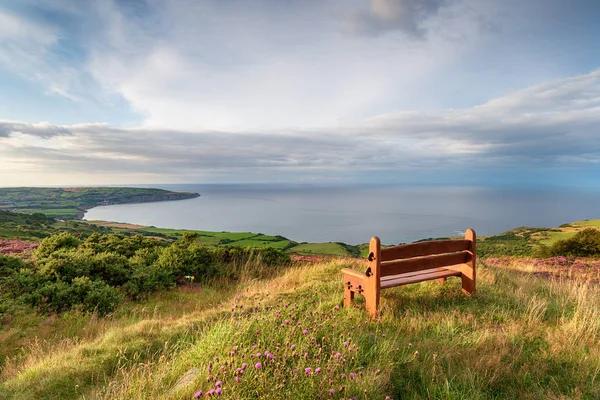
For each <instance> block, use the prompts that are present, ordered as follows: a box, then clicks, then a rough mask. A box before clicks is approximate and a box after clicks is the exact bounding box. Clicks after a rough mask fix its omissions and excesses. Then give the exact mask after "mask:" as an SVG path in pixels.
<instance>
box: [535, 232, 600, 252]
mask: <svg viewBox="0 0 600 400" xmlns="http://www.w3.org/2000/svg"><path fill="white" fill-rule="evenodd" d="M537 255H538V256H539V257H555V256H566V257H600V230H598V229H595V228H585V229H584V230H582V231H579V232H577V233H576V234H575V236H573V237H572V238H569V239H564V240H558V241H556V242H555V243H553V244H552V245H551V246H540V248H539V250H538V252H537Z"/></svg>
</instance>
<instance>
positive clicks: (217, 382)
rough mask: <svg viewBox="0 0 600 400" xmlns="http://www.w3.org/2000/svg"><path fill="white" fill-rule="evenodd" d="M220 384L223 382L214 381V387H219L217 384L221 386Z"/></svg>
mask: <svg viewBox="0 0 600 400" xmlns="http://www.w3.org/2000/svg"><path fill="white" fill-rule="evenodd" d="M222 384H223V382H221V381H217V383H215V386H216V387H219V386H221V385H222Z"/></svg>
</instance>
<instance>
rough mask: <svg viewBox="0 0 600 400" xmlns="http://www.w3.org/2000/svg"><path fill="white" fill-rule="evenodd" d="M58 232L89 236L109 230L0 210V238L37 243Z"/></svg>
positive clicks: (38, 214)
mask: <svg viewBox="0 0 600 400" xmlns="http://www.w3.org/2000/svg"><path fill="white" fill-rule="evenodd" d="M60 232H69V233H72V234H74V235H90V234H92V233H109V232H111V229H109V228H106V227H103V226H97V225H90V224H87V223H85V222H79V221H59V220H57V219H55V218H53V217H50V216H47V215H45V214H42V213H34V214H23V213H14V212H10V211H2V210H0V238H6V239H21V240H33V241H37V240H40V239H43V238H45V237H49V236H52V235H53V234H55V233H60Z"/></svg>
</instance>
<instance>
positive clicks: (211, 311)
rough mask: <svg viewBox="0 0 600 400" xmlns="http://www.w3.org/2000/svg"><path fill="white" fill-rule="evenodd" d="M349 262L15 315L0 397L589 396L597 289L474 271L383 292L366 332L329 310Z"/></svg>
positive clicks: (599, 315) (598, 350) (340, 311)
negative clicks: (106, 306) (86, 308)
mask: <svg viewBox="0 0 600 400" xmlns="http://www.w3.org/2000/svg"><path fill="white" fill-rule="evenodd" d="M357 262H358V261H357ZM349 264H354V265H350V266H353V267H354V268H357V269H361V268H362V267H361V265H356V263H352V262H348V261H345V262H342V261H330V262H326V263H320V264H313V265H296V266H294V267H291V268H290V269H287V270H285V271H283V272H281V273H279V274H278V275H277V276H275V277H273V278H268V279H258V280H257V279H242V280H240V281H238V282H236V283H233V282H231V281H215V282H213V283H212V284H207V285H204V286H199V285H191V286H182V287H180V288H178V289H177V290H174V291H170V292H165V293H159V294H156V295H154V296H152V297H151V298H149V299H148V301H147V302H145V303H142V304H138V303H133V302H125V303H124V304H122V306H121V307H120V308H119V309H118V310H117V311H116V312H115V313H114V314H113V315H111V316H110V317H106V318H98V317H96V316H95V315H94V314H81V313H78V312H76V311H72V312H68V313H65V314H61V315H59V316H53V317H50V318H48V317H40V316H31V315H23V316H20V317H15V319H14V320H13V321H12V323H11V327H10V328H1V329H0V338H1V340H2V341H3V345H8V346H17V347H18V348H21V350H20V351H19V352H17V353H15V354H14V355H13V356H12V357H11V358H10V360H9V361H8V362H7V363H6V365H5V366H4V368H3V369H2V372H1V373H0V381H1V383H0V398H15V399H29V398H36V399H55V398H64V399H68V398H86V399H114V398H122V399H148V398H166V399H191V398H193V396H194V394H195V393H197V392H198V391H200V390H202V391H203V392H204V393H206V392H207V391H209V390H216V389H217V388H218V387H221V390H222V395H223V397H224V398H233V399H235V398H241V399H255V398H273V399H289V398H294V399H296V398H297V399H303V398H306V399H309V398H310V399H319V398H322V399H330V398H335V399H338V398H344V399H347V398H353V397H356V398H360V399H384V398H386V396H390V398H393V399H399V398H403V399H404V398H407V399H413V398H414V399H423V398H431V399H433V398H436V399H457V398H463V399H477V398H481V399H484V398H503V399H504V398H530V399H537V398H539V399H543V398H581V399H585V398H589V399H592V398H598V397H600V385H598V381H599V379H600V376H599V373H600V347H598V346H597V343H598V342H599V341H600V310H599V309H598V304H600V288H599V287H598V285H594V284H591V283H590V282H586V281H585V280H583V279H582V280H580V279H579V278H578V277H577V276H575V275H572V276H571V279H561V280H550V279H547V278H544V277H543V276H537V275H536V274H535V273H534V271H529V272H524V269H523V270H517V269H515V268H503V267H500V266H491V265H487V264H486V262H485V261H484V262H479V264H478V292H477V293H476V294H475V295H474V296H472V297H470V298H469V297H465V296H463V295H462V293H461V291H460V283H459V281H460V280H459V279H449V281H448V284H447V285H439V284H437V283H435V282H426V283H421V284H416V285H410V286H405V287H400V288H395V289H391V290H386V291H384V292H383V297H382V304H381V307H382V316H381V318H380V319H379V320H376V321H372V320H370V319H368V318H367V314H366V313H365V311H364V310H363V309H362V307H361V304H360V303H359V304H358V306H357V307H354V308H351V309H344V308H339V307H338V306H339V305H340V304H341V301H342V296H343V292H342V290H343V288H342V284H341V280H340V274H339V270H340V269H341V268H343V267H346V266H349ZM258 353H260V355H259V354H258ZM258 363H260V365H258ZM257 367H258V368H257ZM307 368H309V370H308V369H307ZM318 368H320V369H318ZM240 369H243V372H241V371H240ZM218 381H220V382H221V384H220V385H219V384H218V383H217V382H218ZM330 391H333V394H332V392H330Z"/></svg>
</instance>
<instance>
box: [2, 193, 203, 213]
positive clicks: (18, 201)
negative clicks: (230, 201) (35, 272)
mask: <svg viewBox="0 0 600 400" xmlns="http://www.w3.org/2000/svg"><path fill="white" fill-rule="evenodd" d="M198 196H199V195H198V194H197V193H178V192H170V191H168V190H162V189H142V188H108V187H88V188H27V187H22V188H0V210H12V211H16V210H18V211H20V212H23V213H30V214H31V213H36V212H39V213H43V214H46V215H49V216H52V217H56V218H60V219H79V218H81V217H82V216H83V214H84V212H85V210H87V209H90V208H92V207H95V206H98V205H107V204H122V203H138V202H148V201H163V200H181V199H189V198H193V197H198Z"/></svg>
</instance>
